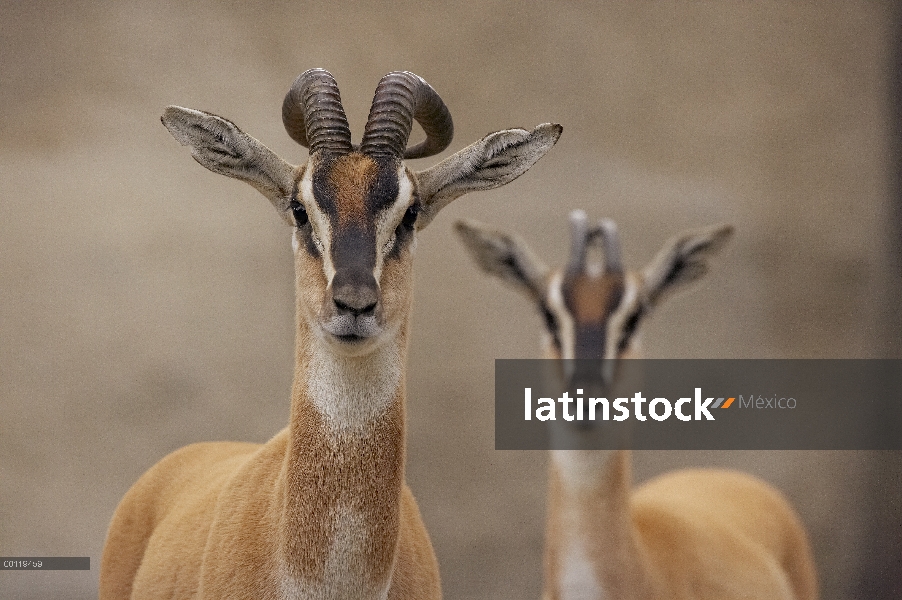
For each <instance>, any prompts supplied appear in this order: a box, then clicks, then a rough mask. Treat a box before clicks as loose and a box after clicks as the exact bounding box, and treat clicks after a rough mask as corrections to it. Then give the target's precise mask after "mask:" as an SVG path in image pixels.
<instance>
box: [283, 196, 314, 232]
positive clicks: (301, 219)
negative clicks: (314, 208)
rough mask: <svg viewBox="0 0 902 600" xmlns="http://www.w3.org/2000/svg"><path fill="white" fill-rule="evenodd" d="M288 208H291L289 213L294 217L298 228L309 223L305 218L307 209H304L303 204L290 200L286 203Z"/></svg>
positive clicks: (308, 219) (306, 217)
mask: <svg viewBox="0 0 902 600" xmlns="http://www.w3.org/2000/svg"><path fill="white" fill-rule="evenodd" d="M288 206H289V207H290V208H291V213H292V214H293V215H294V222H295V223H297V225H298V227H303V226H304V225H306V224H307V223H308V222H309V221H310V218H309V217H308V216H307V209H306V208H304V205H303V204H301V203H300V202H298V201H297V200H292V201H291V202H289V203H288Z"/></svg>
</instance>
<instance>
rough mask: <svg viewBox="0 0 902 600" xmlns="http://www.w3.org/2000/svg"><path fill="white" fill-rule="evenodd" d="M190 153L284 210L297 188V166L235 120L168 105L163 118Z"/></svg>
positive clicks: (173, 135)
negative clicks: (265, 144) (239, 127)
mask: <svg viewBox="0 0 902 600" xmlns="http://www.w3.org/2000/svg"><path fill="white" fill-rule="evenodd" d="M160 120H161V121H162V122H163V125H165V126H166V129H168V130H169V133H171V134H172V137H174V138H175V139H176V140H178V142H179V143H180V144H181V145H182V146H189V147H190V148H191V156H192V157H193V158H194V160H196V161H197V162H199V163H200V164H201V165H203V166H205V167H206V168H208V169H210V170H211V171H213V172H214V173H220V174H222V175H226V176H228V177H234V178H235V179H240V180H241V181H246V182H247V183H249V184H251V185H252V186H254V187H255V188H256V189H257V190H258V191H259V192H260V193H261V194H263V195H264V196H266V197H267V198H269V201H270V202H272V203H273V206H275V207H276V209H277V210H279V211H280V212H281V213H282V214H284V213H285V211H287V210H288V203H289V202H290V201H291V195H292V193H293V192H294V177H293V174H294V169H295V167H294V166H292V165H290V164H288V163H287V162H285V161H284V160H282V159H281V158H279V157H278V156H276V154H275V153H274V152H273V151H272V150H270V149H269V148H267V147H266V146H264V145H263V144H261V143H260V142H258V141H257V140H255V139H254V138H252V137H251V136H249V135H247V134H246V133H244V132H243V131H241V130H240V129H238V127H236V126H235V124H234V123H232V122H231V121H229V120H227V119H223V118H222V117H217V116H216V115H214V114H211V113H208V112H203V111H200V110H192V109H190V108H182V107H180V106H169V107H167V108H166V110H165V111H164V112H163V116H162V117H161V119H160Z"/></svg>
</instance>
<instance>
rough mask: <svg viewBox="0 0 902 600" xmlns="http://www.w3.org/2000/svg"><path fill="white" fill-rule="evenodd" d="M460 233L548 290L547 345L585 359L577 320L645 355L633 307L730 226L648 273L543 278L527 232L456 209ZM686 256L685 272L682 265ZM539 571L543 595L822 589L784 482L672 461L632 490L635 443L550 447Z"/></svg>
mask: <svg viewBox="0 0 902 600" xmlns="http://www.w3.org/2000/svg"><path fill="white" fill-rule="evenodd" d="M609 227H610V226H609ZM458 232H459V233H460V234H461V238H462V240H463V241H464V242H465V244H466V245H467V247H468V249H469V250H470V251H471V252H472V253H473V255H474V256H475V258H476V260H477V264H479V266H480V267H481V268H483V269H484V270H485V271H487V272H489V273H491V274H494V275H498V276H500V277H502V278H503V279H504V280H506V281H511V282H515V283H517V284H518V288H519V289H520V290H521V291H522V292H524V293H526V295H527V296H528V297H530V298H533V299H535V298H537V297H538V298H544V301H543V307H545V309H546V310H548V311H550V312H551V313H553V315H554V317H555V322H556V323H557V327H558V338H559V339H560V340H561V346H560V347H558V346H556V345H555V344H553V343H551V342H549V343H548V344H546V347H545V355H546V357H550V358H561V357H564V358H570V357H572V358H591V354H593V349H590V348H581V351H582V352H584V353H586V354H589V356H582V355H580V354H579V353H577V352H576V350H577V349H578V346H577V345H576V344H575V341H574V340H575V336H574V334H573V332H574V331H576V332H578V331H579V330H581V329H583V328H587V327H599V326H602V325H603V326H604V327H606V329H607V333H608V340H607V344H608V347H609V348H610V349H613V350H614V354H606V356H609V357H611V358H619V359H626V358H637V357H638V354H639V353H638V347H637V344H635V337H633V338H631V341H632V343H629V344H627V345H626V346H625V347H623V348H621V347H620V346H619V344H618V343H617V342H618V340H619V339H620V335H621V334H622V333H623V330H624V327H625V324H626V322H627V321H628V320H629V315H639V314H643V315H644V314H645V313H647V312H648V311H649V310H651V309H652V308H653V306H654V305H655V303H656V302H658V301H659V300H660V299H661V298H663V297H666V296H667V292H668V289H667V288H668V286H678V285H679V286H682V285H685V284H686V283H687V282H691V281H693V280H695V279H697V278H698V277H700V276H701V274H703V273H704V272H705V270H706V266H705V264H704V261H705V260H706V259H707V257H708V256H710V255H711V254H713V253H714V252H716V251H717V250H719V249H720V247H722V246H723V244H724V243H725V241H726V239H728V237H729V235H730V233H731V232H732V228H731V227H729V226H718V227H712V228H708V229H705V230H699V231H694V232H688V233H686V234H683V235H682V236H678V237H676V238H674V239H673V240H671V241H670V242H669V243H668V244H667V245H665V248H664V249H663V250H662V251H661V252H660V253H659V255H658V256H657V257H656V258H655V260H653V261H652V264H651V266H649V267H648V268H646V269H645V270H644V271H643V272H642V274H639V273H629V272H627V273H625V274H621V273H619V272H608V273H606V274H604V275H603V276H602V275H599V274H591V275H590V274H586V273H582V274H572V273H571V274H568V275H567V276H565V275H564V273H563V271H561V270H558V271H555V272H551V273H550V275H549V276H547V277H546V278H544V280H543V281H544V287H543V288H539V287H537V286H538V284H537V281H536V280H535V278H524V275H523V274H528V273H541V272H546V271H547V268H546V267H545V266H544V265H543V264H541V263H540V262H539V261H538V259H535V258H534V257H533V255H532V254H531V253H530V252H529V251H528V248H527V247H526V246H525V244H524V243H523V242H522V240H520V239H519V238H516V237H514V236H510V235H508V234H505V233H502V232H498V231H495V230H492V229H489V228H487V227H485V226H483V225H481V224H478V223H475V222H473V221H467V222H459V223H458ZM524 261H525V262H524ZM687 265H691V267H690V269H691V270H690V271H688V272H680V271H679V269H681V268H685V267H686V266H687ZM606 280H607V281H606ZM637 309H641V310H640V311H639V312H636V310H637ZM633 326H635V323H634V324H633ZM550 339H551V337H549V340H550ZM595 350H597V349H595ZM595 354H598V352H595ZM606 383H607V384H608V385H611V386H616V383H617V382H616V380H615V381H610V380H609V381H607V382H606ZM556 426H558V427H564V428H566V427H568V426H567V425H566V424H564V425H562V426H561V425H559V424H556ZM562 432H563V434H564V435H566V434H567V431H566V430H560V429H558V430H555V431H554V433H558V434H560V433H562ZM544 574H545V584H544V598H545V600H575V599H596V600H684V599H685V600H690V599H691V600H739V599H748V600H814V599H816V598H817V577H816V572H815V568H814V560H813V558H812V556H811V549H810V547H809V544H808V539H807V536H806V533H805V530H804V528H803V526H802V524H801V522H800V520H799V518H798V516H797V515H796V513H795V511H794V510H793V509H792V507H791V506H790V505H789V503H788V502H787V501H786V499H785V498H784V497H783V496H782V494H780V492H779V491H777V490H776V489H774V488H773V487H771V486H770V485H768V484H766V483H765V482H763V481H761V480H759V479H756V478H754V477H752V476H750V475H747V474H744V473H740V472H736V471H725V470H715V469H686V470H681V471H676V472H673V473H669V474H666V475H663V476H661V477H658V478H656V479H653V480H652V481H649V482H648V483H646V484H644V485H642V486H640V487H639V488H637V489H635V490H633V489H632V481H631V468H630V453H629V452H628V451H609V450H594V451H593V450H553V451H552V452H551V461H550V469H549V492H548V516H547V527H546V545H545V556H544Z"/></svg>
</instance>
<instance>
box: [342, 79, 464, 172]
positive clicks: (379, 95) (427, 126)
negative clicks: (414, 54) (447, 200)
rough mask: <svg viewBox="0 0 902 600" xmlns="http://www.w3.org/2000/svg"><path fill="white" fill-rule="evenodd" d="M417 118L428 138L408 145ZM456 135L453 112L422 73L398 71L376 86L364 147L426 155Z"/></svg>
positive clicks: (410, 155) (372, 150) (406, 155)
mask: <svg viewBox="0 0 902 600" xmlns="http://www.w3.org/2000/svg"><path fill="white" fill-rule="evenodd" d="M413 119H416V120H417V123H419V124H420V126H422V128H423V131H425V132H426V140H425V141H423V142H421V143H419V144H417V145H416V146H414V147H412V148H407V141H408V139H409V138H410V130H411V128H412V127H413ZM453 137H454V123H453V121H452V120H451V113H450V112H449V111H448V107H447V106H445V103H444V102H442V99H441V98H440V97H439V95H438V93H437V92H436V91H435V90H434V89H432V86H431V85H429V84H428V83H426V81H425V80H423V78H422V77H420V76H419V75H414V74H413V73H409V72H407V71H394V72H392V73H389V74H388V75H386V76H385V77H383V78H382V79H381V80H380V81H379V85H378V86H377V87H376V94H375V96H374V97H373V105H372V106H371V107H370V116H369V118H368V119H367V122H366V128H365V129H364V131H363V140H362V141H361V142H360V151H361V152H363V153H364V154H369V155H371V156H396V157H399V158H400V157H402V156H403V157H404V158H423V157H426V156H432V155H434V154H438V153H439V152H441V151H442V150H444V149H445V148H447V147H448V144H450V143H451V139H452V138H453ZM405 148H406V149H405Z"/></svg>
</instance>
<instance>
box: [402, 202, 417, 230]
mask: <svg viewBox="0 0 902 600" xmlns="http://www.w3.org/2000/svg"><path fill="white" fill-rule="evenodd" d="M419 214H420V207H419V205H417V204H411V205H410V206H408V207H407V211H405V212H404V218H403V219H401V223H402V224H403V225H404V226H405V227H413V224H414V223H416V222H417V215H419Z"/></svg>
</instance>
